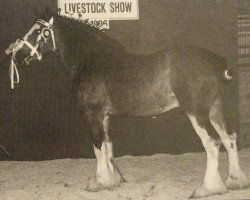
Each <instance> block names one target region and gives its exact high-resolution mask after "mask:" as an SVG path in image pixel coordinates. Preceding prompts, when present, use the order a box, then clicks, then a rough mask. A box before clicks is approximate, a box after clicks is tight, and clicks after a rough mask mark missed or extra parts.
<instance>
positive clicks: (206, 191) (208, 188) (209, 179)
mask: <svg viewBox="0 0 250 200" xmlns="http://www.w3.org/2000/svg"><path fill="white" fill-rule="evenodd" d="M188 117H189V119H190V121H191V123H192V125H193V127H194V129H195V131H196V133H197V134H198V135H199V137H200V139H201V141H202V144H203V146H204V148H205V151H206V153H207V167H206V173H205V177H204V181H203V184H202V185H201V186H200V187H198V188H197V189H196V190H195V191H194V193H193V194H192V196H191V198H199V197H205V196H210V195H214V194H224V193H226V192H227V188H226V186H225V184H224V182H223V181H222V178H221V176H220V173H219V170H218V166H219V162H218V161H219V160H218V159H219V146H217V145H216V142H215V141H214V140H213V139H212V138H211V137H210V136H209V135H208V133H207V130H206V129H204V128H202V127H201V126H199V124H198V123H197V120H196V118H195V117H194V116H192V115H188Z"/></svg>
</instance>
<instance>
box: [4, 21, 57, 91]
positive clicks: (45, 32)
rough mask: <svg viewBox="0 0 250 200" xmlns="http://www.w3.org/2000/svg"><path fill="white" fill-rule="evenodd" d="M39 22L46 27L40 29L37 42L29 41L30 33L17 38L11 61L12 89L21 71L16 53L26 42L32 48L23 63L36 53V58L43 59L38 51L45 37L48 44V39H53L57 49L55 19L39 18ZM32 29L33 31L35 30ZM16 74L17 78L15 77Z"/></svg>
mask: <svg viewBox="0 0 250 200" xmlns="http://www.w3.org/2000/svg"><path fill="white" fill-rule="evenodd" d="M36 23H37V24H41V25H43V26H44V28H43V29H42V30H41V31H39V35H38V37H37V42H36V43H35V44H34V45H32V44H31V43H30V42H29V41H28V37H29V35H30V34H29V33H27V34H26V35H25V36H24V37H23V39H21V40H20V39H17V40H16V42H15V43H14V44H13V47H12V52H11V53H12V57H11V63H10V71H9V73H10V80H11V89H14V84H15V83H19V73H18V70H17V66H16V62H15V60H16V53H17V52H18V51H19V50H20V49H21V48H22V47H23V45H24V44H25V45H26V46H27V47H29V48H30V49H31V52H30V54H29V55H28V56H27V57H26V58H25V59H24V61H23V62H22V64H23V63H24V62H26V61H27V60H28V59H29V58H30V57H33V56H34V55H36V57H37V58H36V59H38V60H41V59H42V55H41V54H39V52H38V47H39V43H40V42H41V40H42V39H43V40H44V42H45V44H47V41H48V40H49V39H52V43H53V51H55V50H56V42H55V35H54V31H53V29H52V28H53V21H52V23H50V22H46V21H44V20H42V19H38V20H37V21H36ZM33 31H34V30H33ZM33 31H32V32H33ZM15 76H16V78H15Z"/></svg>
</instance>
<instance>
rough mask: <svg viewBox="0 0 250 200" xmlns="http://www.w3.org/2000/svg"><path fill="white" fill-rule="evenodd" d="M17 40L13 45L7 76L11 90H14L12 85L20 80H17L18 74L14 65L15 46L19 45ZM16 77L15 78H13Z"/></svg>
mask: <svg viewBox="0 0 250 200" xmlns="http://www.w3.org/2000/svg"><path fill="white" fill-rule="evenodd" d="M19 42H20V41H19V40H17V41H16V42H15V44H14V47H13V49H12V57H11V62H10V68H9V75H10V84H11V89H12V90H13V89H14V84H15V83H19V81H20V78H19V73H18V70H17V66H16V64H15V61H14V58H15V55H16V46H17V45H18V44H19ZM15 77H16V78H15Z"/></svg>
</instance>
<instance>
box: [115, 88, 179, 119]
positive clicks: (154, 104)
mask: <svg viewBox="0 0 250 200" xmlns="http://www.w3.org/2000/svg"><path fill="white" fill-rule="evenodd" d="M111 102H112V103H111V104H112V107H113V111H114V112H113V114H115V115H123V116H124V115H125V116H138V117H139V116H140V117H151V116H155V115H159V114H161V113H164V112H167V111H169V110H171V109H173V108H176V107H179V102H178V100H177V98H176V96H175V95H174V93H173V92H172V90H171V89H170V86H169V85H164V86H163V87H162V88H161V87H160V88H156V89H155V88H154V87H148V88H137V89H132V90H130V91H127V92H124V93H120V95H117V96H114V99H113V100H112V99H111Z"/></svg>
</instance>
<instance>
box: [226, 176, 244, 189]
mask: <svg viewBox="0 0 250 200" xmlns="http://www.w3.org/2000/svg"><path fill="white" fill-rule="evenodd" d="M225 184H226V186H227V188H228V189H230V190H240V189H243V188H246V187H248V186H249V182H248V180H247V178H246V176H245V175H244V174H243V173H241V174H240V175H238V176H233V175H230V176H228V177H227V178H226V180H225Z"/></svg>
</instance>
